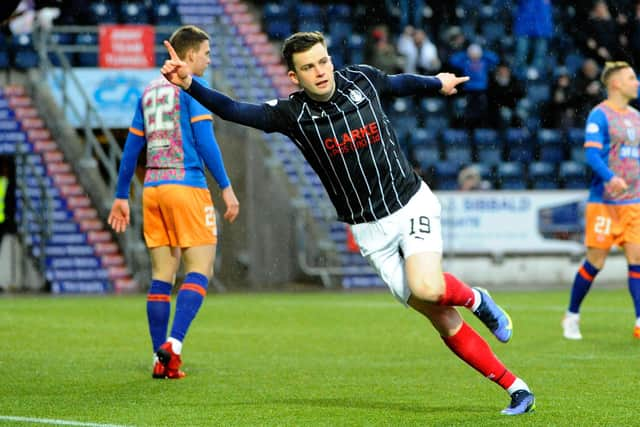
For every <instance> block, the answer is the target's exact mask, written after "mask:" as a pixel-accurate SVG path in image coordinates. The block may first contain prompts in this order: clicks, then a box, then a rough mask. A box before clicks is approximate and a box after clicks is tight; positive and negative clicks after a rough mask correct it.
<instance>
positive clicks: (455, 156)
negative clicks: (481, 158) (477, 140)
mask: <svg viewBox="0 0 640 427" xmlns="http://www.w3.org/2000/svg"><path fill="white" fill-rule="evenodd" d="M444 152H445V158H446V159H447V160H448V161H450V162H454V163H456V164H457V165H459V166H460V167H461V166H463V165H466V164H469V163H471V147H469V146H466V147H465V146H464V145H445V147H444Z"/></svg>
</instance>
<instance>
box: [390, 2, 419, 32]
mask: <svg viewBox="0 0 640 427" xmlns="http://www.w3.org/2000/svg"><path fill="white" fill-rule="evenodd" d="M385 3H386V6H387V10H388V11H389V14H390V15H391V16H395V17H397V19H398V28H399V29H400V28H405V27H406V26H407V25H411V26H413V27H415V28H422V26H423V24H424V12H425V1H424V0H386V1H385Z"/></svg>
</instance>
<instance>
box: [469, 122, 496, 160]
mask: <svg viewBox="0 0 640 427" xmlns="http://www.w3.org/2000/svg"><path fill="white" fill-rule="evenodd" d="M473 142H474V145H475V148H476V153H477V155H478V161H479V162H480V163H483V164H486V165H489V166H495V165H497V164H498V163H500V162H501V161H502V151H503V142H502V137H501V136H500V134H499V133H498V131H496V130H494V129H483V128H480V129H475V130H474V131H473Z"/></svg>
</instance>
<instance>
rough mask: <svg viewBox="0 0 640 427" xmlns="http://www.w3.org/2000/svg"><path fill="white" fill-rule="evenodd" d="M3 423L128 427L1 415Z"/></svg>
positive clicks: (0, 419)
mask: <svg viewBox="0 0 640 427" xmlns="http://www.w3.org/2000/svg"><path fill="white" fill-rule="evenodd" d="M2 421H17V422H21V423H38V424H53V425H58V426H82V427H128V426H124V425H121V424H99V423H85V422H82V421H68V420H54V419H50V418H30V417H13V416H11V415H0V422H2Z"/></svg>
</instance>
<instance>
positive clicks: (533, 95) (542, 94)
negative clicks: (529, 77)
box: [527, 81, 551, 110]
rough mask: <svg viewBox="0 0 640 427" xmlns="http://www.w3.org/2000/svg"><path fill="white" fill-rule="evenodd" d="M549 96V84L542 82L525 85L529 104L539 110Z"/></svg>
mask: <svg viewBox="0 0 640 427" xmlns="http://www.w3.org/2000/svg"><path fill="white" fill-rule="evenodd" d="M550 96H551V88H550V87H549V84H548V83H546V82H544V81H536V82H531V83H529V84H528V85H527V98H529V99H530V100H531V103H532V104H533V105H534V106H535V107H536V109H537V110H540V108H541V107H542V105H544V104H545V103H546V102H547V101H549V98H550Z"/></svg>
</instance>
